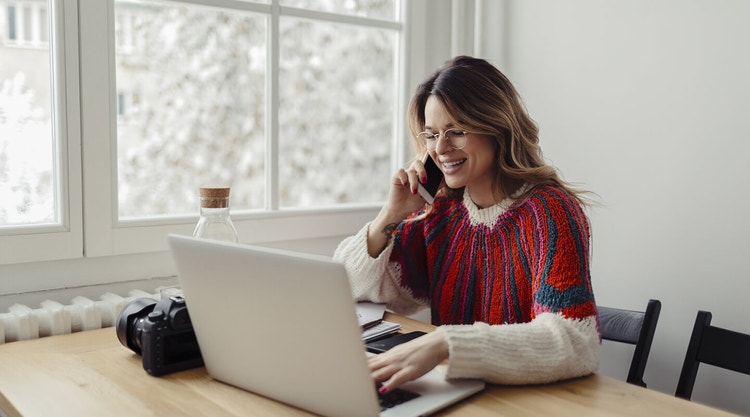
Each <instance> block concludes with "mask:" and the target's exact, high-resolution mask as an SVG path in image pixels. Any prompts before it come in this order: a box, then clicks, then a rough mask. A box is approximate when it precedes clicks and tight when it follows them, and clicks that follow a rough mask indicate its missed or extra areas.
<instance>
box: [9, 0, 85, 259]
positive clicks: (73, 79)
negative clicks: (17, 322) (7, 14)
mask: <svg viewBox="0 0 750 417" xmlns="http://www.w3.org/2000/svg"><path fill="white" fill-rule="evenodd" d="M50 3H51V4H50V5H51V6H52V7H50V8H49V9H48V10H49V11H48V13H50V16H51V19H52V20H53V21H54V22H55V24H54V25H53V28H52V30H50V34H52V36H51V37H50V38H51V39H50V54H51V60H52V62H51V68H53V71H54V75H53V77H52V79H53V82H52V90H53V94H52V97H53V101H54V106H53V107H54V123H53V126H52V130H53V132H52V134H53V135H54V138H55V149H54V152H53V155H54V164H55V167H54V169H56V170H57V175H56V176H59V184H58V186H57V187H56V189H55V193H56V194H57V196H58V198H57V205H58V207H56V209H57V216H58V217H59V218H58V222H57V223H58V224H56V225H34V226H16V227H6V228H0V264H8V263H20V262H32V261H48V260H52V259H65V258H76V257H81V256H82V253H83V223H82V221H83V219H82V213H83V210H82V207H83V206H82V196H83V192H82V184H81V181H80V178H81V141H80V138H81V134H80V129H81V127H80V120H81V117H80V113H79V112H80V110H79V109H80V99H79V96H78V90H79V71H78V60H77V58H76V57H77V56H78V32H77V25H78V23H77V22H78V15H77V7H76V1H75V0H62V1H53V2H50Z"/></svg>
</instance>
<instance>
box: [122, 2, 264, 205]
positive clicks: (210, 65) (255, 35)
mask: <svg viewBox="0 0 750 417" xmlns="http://www.w3.org/2000/svg"><path fill="white" fill-rule="evenodd" d="M115 14H116V16H115V17H116V19H115V21H116V22H117V23H116V35H115V36H116V45H117V47H116V48H117V49H116V61H117V69H116V71H117V75H116V76H117V97H118V100H117V102H118V104H119V105H118V107H119V108H118V115H119V116H118V122H117V142H118V149H117V154H118V177H119V178H118V194H119V211H120V213H119V217H120V218H121V219H122V218H133V217H145V216H158V215H170V214H172V215H173V214H194V213H195V212H196V211H197V207H198V188H199V187H200V186H201V185H204V184H227V185H230V186H231V187H232V208H233V209H250V208H258V207H262V206H263V205H264V200H263V199H264V193H265V191H264V187H265V177H264V165H265V164H264V158H265V123H264V118H265V115H264V113H265V108H264V100H265V83H266V82H265V69H266V46H265V44H266V39H265V33H266V19H265V17H264V16H261V15H256V14H251V13H245V12H238V11H232V10H223V9H217V8H206V7H198V6H187V5H181V4H178V3H176V2H174V3H172V2H157V1H152V2H139V3H133V2H129V1H124V0H123V1H117V2H116V9H115Z"/></svg>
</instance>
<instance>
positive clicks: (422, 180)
mask: <svg viewBox="0 0 750 417" xmlns="http://www.w3.org/2000/svg"><path fill="white" fill-rule="evenodd" d="M419 181H420V182H421V183H422V184H426V183H427V177H422V178H421V179H420V180H419Z"/></svg>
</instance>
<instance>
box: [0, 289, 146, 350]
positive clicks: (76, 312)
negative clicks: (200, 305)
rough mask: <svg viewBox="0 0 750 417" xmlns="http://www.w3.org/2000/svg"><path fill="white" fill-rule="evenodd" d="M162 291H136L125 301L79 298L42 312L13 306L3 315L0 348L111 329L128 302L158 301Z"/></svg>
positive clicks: (42, 306)
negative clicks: (64, 335) (63, 335)
mask: <svg viewBox="0 0 750 417" xmlns="http://www.w3.org/2000/svg"><path fill="white" fill-rule="evenodd" d="M159 290H160V288H157V289H156V290H155V291H154V292H153V293H151V292H148V291H143V290H140V289H134V290H131V291H129V292H128V295H127V296H125V297H123V296H120V295H118V294H114V293H111V292H107V293H104V294H102V295H101V296H100V297H99V300H92V299H90V298H87V297H84V296H76V297H74V298H73V299H72V300H70V303H69V304H61V303H60V302H58V301H54V300H46V301H44V302H42V303H41V304H40V305H39V308H31V307H29V306H27V305H24V304H14V305H12V306H11V307H10V308H8V311H7V312H6V313H0V344H3V343H9V342H15V341H19V340H28V339H37V338H40V337H46V336H55V335H61V334H67V333H74V332H80V331H86V330H94V329H101V328H105V327H112V326H114V325H115V324H116V322H117V318H118V317H119V316H120V312H121V311H122V309H123V308H124V307H125V306H126V305H127V304H128V303H129V302H131V301H133V300H134V299H136V298H144V297H145V298H153V299H154V300H158V299H159Z"/></svg>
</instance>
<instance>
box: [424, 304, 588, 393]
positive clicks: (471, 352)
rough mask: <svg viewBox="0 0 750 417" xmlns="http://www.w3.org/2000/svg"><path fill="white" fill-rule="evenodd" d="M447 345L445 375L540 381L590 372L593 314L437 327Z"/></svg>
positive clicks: (513, 382)
mask: <svg viewBox="0 0 750 417" xmlns="http://www.w3.org/2000/svg"><path fill="white" fill-rule="evenodd" d="M436 331H439V332H442V333H443V334H444V335H445V337H446V339H447V341H448V346H449V360H448V367H447V371H446V372H447V374H446V377H447V378H481V379H484V380H486V381H488V382H492V383H497V384H508V385H521V384H543V383H550V382H555V381H559V380H563V379H569V378H575V377H579V376H584V375H588V374H590V373H592V372H594V371H595V370H596V369H597V367H598V366H599V352H600V349H601V344H600V339H599V331H598V329H597V324H596V317H595V316H590V317H587V318H585V319H571V318H565V317H563V316H562V315H561V314H555V313H543V314H540V315H539V316H537V317H536V319H534V320H533V321H531V322H529V323H519V324H506V325H494V326H491V325H488V324H486V323H482V322H476V323H474V324H471V325H451V326H440V327H438V328H437V330H436Z"/></svg>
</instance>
